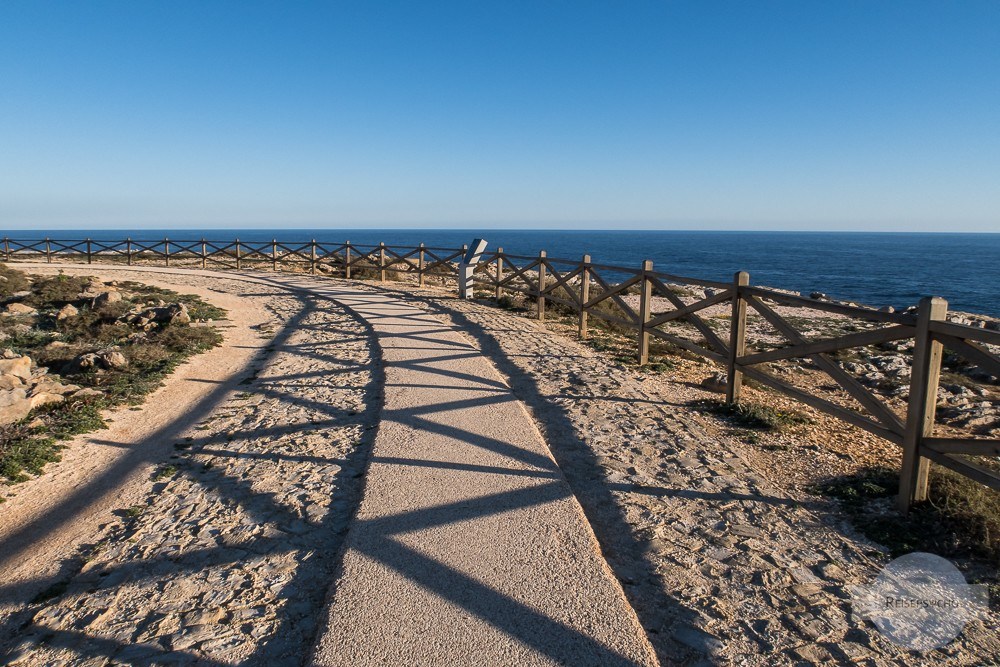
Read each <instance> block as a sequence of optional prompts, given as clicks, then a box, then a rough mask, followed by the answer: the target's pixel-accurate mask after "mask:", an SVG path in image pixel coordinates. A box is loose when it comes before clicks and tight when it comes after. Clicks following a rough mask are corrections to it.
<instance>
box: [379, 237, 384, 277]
mask: <svg viewBox="0 0 1000 667" xmlns="http://www.w3.org/2000/svg"><path fill="white" fill-rule="evenodd" d="M378 280H379V282H381V283H384V282H385V244H384V243H379V244H378Z"/></svg>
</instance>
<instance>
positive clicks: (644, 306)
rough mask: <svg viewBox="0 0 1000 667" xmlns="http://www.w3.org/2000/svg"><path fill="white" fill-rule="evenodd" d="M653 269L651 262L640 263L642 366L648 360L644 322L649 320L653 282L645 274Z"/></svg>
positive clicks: (640, 354)
mask: <svg viewBox="0 0 1000 667" xmlns="http://www.w3.org/2000/svg"><path fill="white" fill-rule="evenodd" d="M652 270H653V262H652V261H651V260H648V259H647V260H646V261H644V262H643V263H642V273H641V274H640V278H641V279H640V280H639V365H640V366H643V365H645V364H646V362H647V361H649V331H648V330H647V329H646V322H649V316H650V312H651V311H652V308H653V282H652V281H651V280H650V279H649V277H648V276H647V275H646V274H648V273H650V272H651V271H652Z"/></svg>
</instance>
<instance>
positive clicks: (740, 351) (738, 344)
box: [726, 271, 750, 403]
mask: <svg viewBox="0 0 1000 667" xmlns="http://www.w3.org/2000/svg"><path fill="white" fill-rule="evenodd" d="M749 284H750V274H749V273H747V272H746V271H739V272H737V273H736V275H734V276H733V307H732V312H731V315H730V317H729V360H728V361H729V363H728V364H727V365H726V402H727V403H738V402H739V400H740V394H741V393H742V392H743V372H742V371H740V369H739V368H737V366H736V359H737V358H738V357H742V356H743V355H744V354H745V353H746V341H747V302H746V299H744V298H743V295H742V294H741V293H740V288H741V287H746V286H747V285H749Z"/></svg>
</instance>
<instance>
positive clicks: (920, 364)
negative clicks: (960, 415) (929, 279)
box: [896, 296, 948, 513]
mask: <svg viewBox="0 0 1000 667" xmlns="http://www.w3.org/2000/svg"><path fill="white" fill-rule="evenodd" d="M947 316H948V302H947V301H945V300H944V299H942V298H940V297H936V296H934V297H924V298H923V299H921V300H920V309H919V310H918V311H917V327H916V328H917V330H916V334H915V335H914V345H913V368H912V370H911V373H910V397H909V401H908V403H907V406H906V431H905V432H904V433H903V465H902V469H901V470H900V473H899V498H897V503H896V504H897V506H898V507H899V509H900V511H902V512H904V513H905V512H908V511H909V510H910V505H911V504H913V503H914V502H918V501H920V500H926V499H927V472H928V466H929V463H930V462H929V461H928V460H927V459H926V458H924V457H922V456H920V445H921V442H922V441H923V439H924V438H925V437H929V436H930V435H931V434H932V433H933V431H934V411H935V409H936V408H937V393H938V381H939V380H940V378H941V356H942V352H943V350H944V346H943V345H941V343H940V342H938V341H936V340H934V337H933V335H932V334H931V331H930V324H931V322H932V321H935V320H946V319H947Z"/></svg>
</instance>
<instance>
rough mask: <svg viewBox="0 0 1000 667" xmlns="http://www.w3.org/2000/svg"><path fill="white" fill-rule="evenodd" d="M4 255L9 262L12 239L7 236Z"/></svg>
mask: <svg viewBox="0 0 1000 667" xmlns="http://www.w3.org/2000/svg"><path fill="white" fill-rule="evenodd" d="M3 256H4V258H5V259H6V260H7V261H8V262H9V261H10V239H8V238H7V237H6V236H5V237H3Z"/></svg>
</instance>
